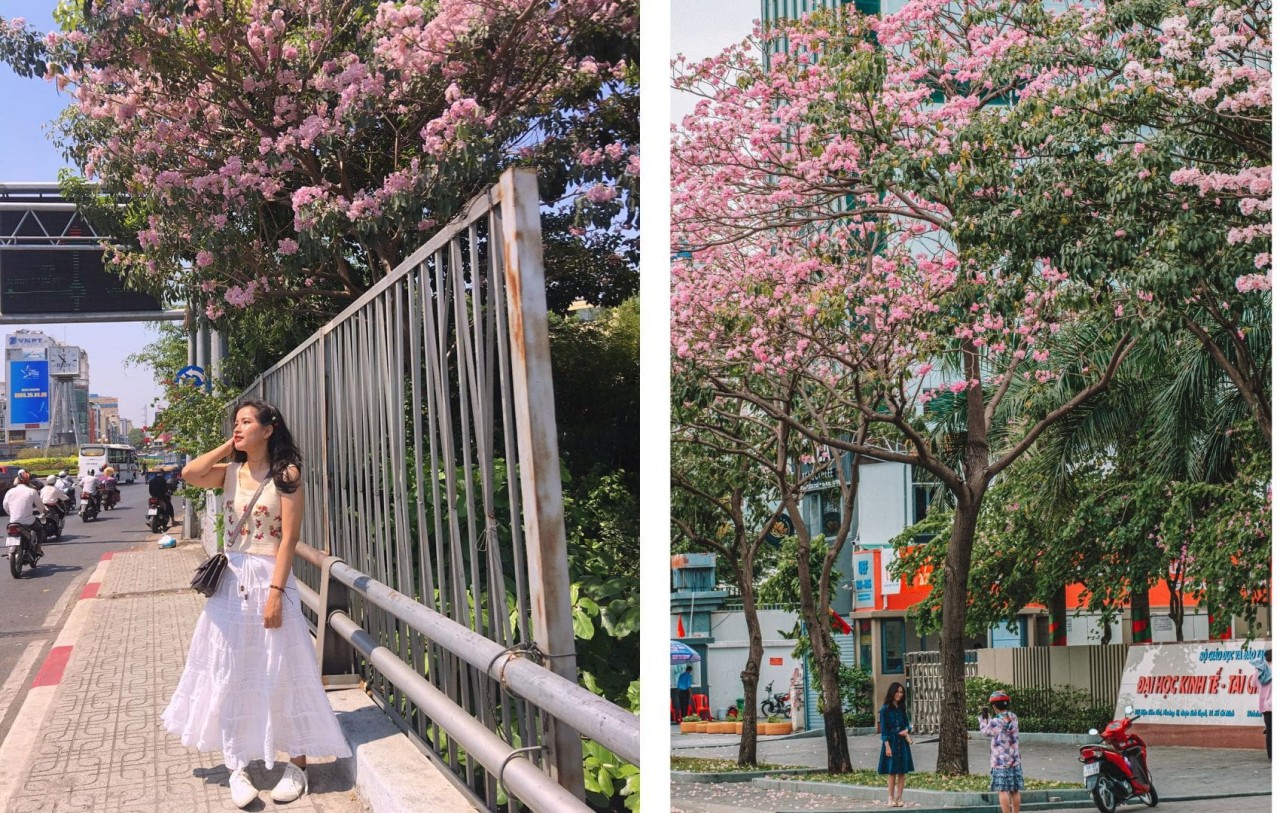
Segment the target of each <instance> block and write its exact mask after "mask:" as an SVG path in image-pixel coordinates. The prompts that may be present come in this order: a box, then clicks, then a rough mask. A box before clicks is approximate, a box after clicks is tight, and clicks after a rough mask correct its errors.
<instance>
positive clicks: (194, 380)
mask: <svg viewBox="0 0 1280 813" xmlns="http://www.w3.org/2000/svg"><path fill="white" fill-rule="evenodd" d="M173 383H175V384H191V385H192V386H196V387H203V386H204V368H203V367H197V366H196V365H194V364H188V365H187V366H186V367H183V368H182V369H181V370H179V371H178V374H177V375H175V376H174V377H173Z"/></svg>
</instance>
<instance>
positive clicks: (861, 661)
mask: <svg viewBox="0 0 1280 813" xmlns="http://www.w3.org/2000/svg"><path fill="white" fill-rule="evenodd" d="M857 636H858V637H857V640H858V666H861V667H862V668H863V669H866V670H867V671H868V672H873V671H875V669H874V668H873V667H874V664H872V662H871V619H870V618H863V619H861V620H859V621H858V627H857Z"/></svg>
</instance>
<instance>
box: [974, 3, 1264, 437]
mask: <svg viewBox="0 0 1280 813" xmlns="http://www.w3.org/2000/svg"><path fill="white" fill-rule="evenodd" d="M1058 25H1059V27H1060V31H1061V34H1060V35H1059V36H1057V37H1055V38H1054V39H1053V40H1052V41H1050V42H1047V43H1045V44H1042V45H1040V46H1039V47H1037V48H1036V50H1035V53H1034V54H1033V57H1032V58H1033V59H1034V60H1035V61H1036V62H1037V63H1039V64H1040V65H1041V66H1042V70H1043V71H1044V72H1045V73H1046V74H1049V75H1054V74H1056V75H1063V74H1065V73H1067V72H1068V71H1070V72H1073V73H1074V77H1073V79H1072V81H1069V82H1056V83H1055V84H1054V85H1052V86H1051V87H1048V88H1046V89H1044V90H1043V91H1042V92H1037V93H1035V94H1027V95H1026V96H1024V97H1023V98H1021V99H1020V101H1019V104H1017V105H1016V106H1015V108H1014V110H1013V111H1011V114H1010V115H1009V116H1008V117H1006V118H1005V120H1004V121H1003V125H1002V127H1001V131H1000V132H999V133H996V134H994V137H995V138H997V139H999V140H1002V141H1013V142H1015V143H1017V144H1019V146H1020V148H1021V149H1022V150H1023V152H1024V154H1025V156H1026V158H1027V160H1026V162H1025V165H1024V167H1023V168H1022V170H1021V171H1020V172H1019V173H1018V174H1017V175H1016V176H1015V177H1014V178H1013V183H1012V184H1011V186H1010V188H1009V190H1008V191H1007V193H1006V194H1003V195H1001V196H999V197H998V198H996V199H992V200H991V201H989V205H988V206H987V207H986V208H985V211H981V212H977V213H975V216H974V221H973V222H974V228H975V229H976V230H978V231H979V232H981V238H980V239H983V240H984V241H989V242H1000V243H1003V244H1004V245H1007V246H1009V248H1010V251H1011V252H1012V253H1013V254H1014V255H1015V256H1017V257H1018V258H1019V259H1020V260H1024V261H1025V260H1029V259H1032V258H1036V257H1049V258H1050V259H1051V260H1052V261H1053V262H1054V263H1055V264H1056V265H1058V266H1059V267H1061V268H1063V269H1064V270H1066V271H1067V272H1068V273H1071V274H1072V275H1073V276H1087V277H1089V278H1091V279H1102V278H1108V277H1111V278H1117V279H1120V280H1122V281H1123V283H1124V284H1125V285H1127V286H1128V287H1130V288H1132V289H1134V290H1135V291H1140V292H1141V294H1142V296H1143V297H1144V298H1145V299H1146V301H1147V302H1148V303H1150V307H1147V308H1146V309H1145V310H1144V315H1145V319H1144V321H1143V324H1142V326H1141V328H1142V329H1143V330H1144V331H1159V332H1162V333H1166V334H1173V335H1175V336H1176V335H1177V334H1179V333H1190V334H1191V335H1193V336H1194V337H1195V338H1196V340H1197V341H1198V342H1199V343H1200V344H1201V346H1202V347H1203V349H1204V352H1205V353H1206V354H1208V355H1209V356H1210V357H1211V358H1212V359H1213V361H1214V363H1215V364H1216V365H1218V366H1219V367H1220V368H1221V369H1222V371H1223V372H1224V373H1225V374H1226V376H1227V377H1228V378H1229V380H1230V382H1231V385H1232V386H1234V387H1235V388H1236V389H1237V390H1238V391H1239V393H1240V395H1241V397H1242V398H1243V399H1244V400H1245V402H1246V403H1247V404H1248V406H1249V410H1250V412H1251V413H1252V415H1253V419H1254V421H1255V423H1256V424H1257V425H1258V427H1259V429H1260V431H1261V432H1262V433H1263V435H1264V437H1266V438H1270V435H1271V406H1270V378H1271V372H1270V359H1269V356H1270V346H1269V341H1268V342H1263V343H1261V344H1259V343H1257V342H1254V341H1253V340H1252V338H1251V337H1250V334H1251V333H1253V332H1256V331H1257V330H1259V329H1263V330H1268V332H1269V323H1270V311H1271V294H1270V288H1271V281H1270V268H1271V254H1270V235H1271V222H1270V218H1271V88H1270V85H1271V71H1270V54H1271V29H1270V4H1269V3H1265V2H1256V1H1255V0H1244V1H1243V2H1241V1H1239V0H1197V2H1191V3H1187V4H1185V6H1184V5H1183V4H1165V3H1152V4H1129V5H1125V6H1119V7H1110V6H1107V7H1102V6H1099V7H1097V8H1094V9H1090V10H1087V11H1086V10H1082V11H1080V12H1079V13H1075V14H1067V15H1063V16H1062V17H1061V18H1060V20H1059V23H1058ZM1062 189H1070V190H1072V191H1073V193H1074V194H1073V195H1072V196H1071V197H1070V198H1065V199H1064V198H1063V197H1062V196H1061V195H1059V194H1056V191H1057V190H1062ZM1259 346H1261V347H1263V348H1264V349H1263V352H1262V353H1261V354H1259V352H1258V350H1257V348H1258V347H1259Z"/></svg>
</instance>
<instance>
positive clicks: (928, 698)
mask: <svg viewBox="0 0 1280 813" xmlns="http://www.w3.org/2000/svg"><path fill="white" fill-rule="evenodd" d="M906 661H907V683H908V685H909V686H910V689H911V691H910V692H909V694H908V698H909V700H910V703H911V725H913V726H914V727H915V729H916V731H918V732H920V733H921V734H937V733H938V732H939V731H940V730H941V728H942V653H941V652H908V653H907V655H906ZM977 674H978V658H977V653H976V652H974V651H973V650H965V653H964V676H965V678H966V679H968V678H971V677H974V676H976V675H977Z"/></svg>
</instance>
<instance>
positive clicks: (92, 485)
mask: <svg viewBox="0 0 1280 813" xmlns="http://www.w3.org/2000/svg"><path fill="white" fill-rule="evenodd" d="M80 494H81V495H82V496H85V497H87V498H88V499H90V500H93V505H94V508H95V509H96V510H98V511H101V510H102V498H101V496H100V495H99V494H98V478H97V470H96V469H89V473H88V474H86V475H85V476H83V477H81V478H80Z"/></svg>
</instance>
